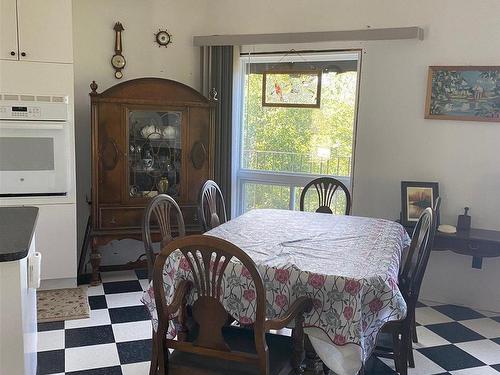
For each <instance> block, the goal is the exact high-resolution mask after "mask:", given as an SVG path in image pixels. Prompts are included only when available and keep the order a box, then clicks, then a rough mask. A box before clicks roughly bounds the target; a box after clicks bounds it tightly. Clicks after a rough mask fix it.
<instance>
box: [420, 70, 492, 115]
mask: <svg viewBox="0 0 500 375" xmlns="http://www.w3.org/2000/svg"><path fill="white" fill-rule="evenodd" d="M425 118H427V119H438V120H462V121H494V122H500V66H430V67H429V76H428V82H427V99H426V104H425Z"/></svg>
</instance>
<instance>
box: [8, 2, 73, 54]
mask: <svg viewBox="0 0 500 375" xmlns="http://www.w3.org/2000/svg"><path fill="white" fill-rule="evenodd" d="M17 7H18V20H19V21H18V22H19V54H20V60H26V61H42V62H59V63H71V62H72V61H73V37H72V35H73V28H72V10H71V0H43V1H40V0H17ZM23 54H24V55H25V56H23Z"/></svg>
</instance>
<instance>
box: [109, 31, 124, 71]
mask: <svg viewBox="0 0 500 375" xmlns="http://www.w3.org/2000/svg"><path fill="white" fill-rule="evenodd" d="M113 30H115V54H114V55H113V57H112V58H111V65H112V66H113V68H114V69H115V78H117V79H120V78H122V77H123V73H122V69H123V68H125V64H126V63H127V61H126V60H125V57H123V55H122V49H123V48H122V31H123V30H125V29H124V28H123V25H122V24H121V23H120V22H117V23H115V27H113Z"/></svg>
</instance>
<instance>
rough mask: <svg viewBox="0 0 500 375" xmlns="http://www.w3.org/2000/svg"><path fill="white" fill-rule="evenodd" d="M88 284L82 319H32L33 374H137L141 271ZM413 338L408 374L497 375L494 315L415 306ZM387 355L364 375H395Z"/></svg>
mask: <svg viewBox="0 0 500 375" xmlns="http://www.w3.org/2000/svg"><path fill="white" fill-rule="evenodd" d="M102 279H103V284H102V285H100V286H98V287H89V293H88V294H89V303H90V307H91V309H92V310H91V315H90V318H89V319H81V320H70V321H66V322H57V323H40V324H39V325H38V331H39V336H38V374H39V375H46V374H71V375H115V374H116V375H120V374H123V375H144V374H148V371H149V362H148V360H149V358H150V354H151V324H150V321H149V315H148V313H147V311H146V310H145V308H144V307H143V306H142V304H141V302H140V297H141V294H142V291H143V290H144V289H145V288H146V287H147V284H148V281H147V277H146V273H145V272H143V271H135V272H134V271H123V272H122V271H120V272H108V273H103V275H102ZM416 320H417V322H418V324H419V326H418V327H417V331H418V338H419V343H418V344H415V345H414V348H415V350H414V356H415V362H416V367H415V368H414V369H410V371H409V374H410V375H438V374H439V375H441V374H452V375H494V374H496V375H499V373H500V313H496V314H495V313H489V312H478V311H474V310H471V309H468V308H464V307H459V306H452V305H440V304H435V303H430V302H425V303H422V304H420V306H419V307H418V309H417V319H416ZM393 368H394V365H393V362H392V361H391V360H387V359H378V358H371V359H370V361H369V362H368V364H367V371H366V374H367V375H382V374H383V375H386V374H387V375H390V374H395V371H394V370H393Z"/></svg>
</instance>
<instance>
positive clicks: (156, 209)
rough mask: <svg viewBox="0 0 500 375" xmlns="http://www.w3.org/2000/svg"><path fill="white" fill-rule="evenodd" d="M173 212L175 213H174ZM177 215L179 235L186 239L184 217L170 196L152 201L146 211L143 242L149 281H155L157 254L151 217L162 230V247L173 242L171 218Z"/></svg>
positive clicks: (159, 197) (164, 195) (157, 197)
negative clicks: (154, 248) (154, 246)
mask: <svg viewBox="0 0 500 375" xmlns="http://www.w3.org/2000/svg"><path fill="white" fill-rule="evenodd" d="M172 211H173V212H172ZM172 214H175V217H176V220H177V235H178V236H179V237H184V236H185V235H186V229H185V227H184V218H183V217H182V212H181V209H180V208H179V205H178V204H177V202H176V201H175V200H174V198H172V197H171V196H170V195H167V194H160V195H157V196H156V197H154V198H153V199H151V201H150V202H149V204H148V205H147V207H146V209H145V210H144V216H143V220H142V240H143V242H144V251H145V253H146V260H147V264H148V278H149V281H151V280H152V279H153V265H154V262H155V257H156V254H155V252H154V250H153V239H152V235H151V216H152V215H154V220H155V224H156V225H158V227H159V230H160V236H161V242H160V247H161V246H162V245H164V244H166V243H168V242H170V241H172V239H173V236H172V226H171V218H172Z"/></svg>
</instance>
